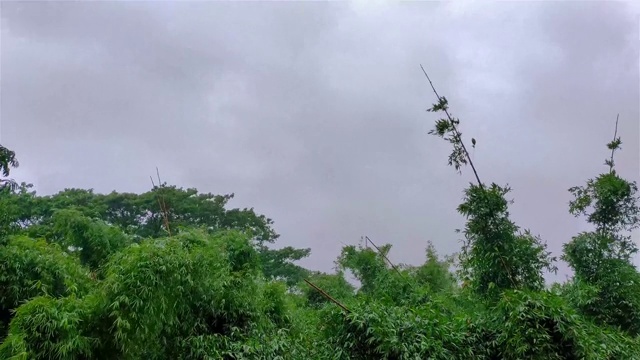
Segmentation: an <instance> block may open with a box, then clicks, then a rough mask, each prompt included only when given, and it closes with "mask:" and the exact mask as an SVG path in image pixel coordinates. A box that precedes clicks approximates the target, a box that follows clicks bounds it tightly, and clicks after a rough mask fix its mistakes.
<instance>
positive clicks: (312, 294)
mask: <svg viewBox="0 0 640 360" xmlns="http://www.w3.org/2000/svg"><path fill="white" fill-rule="evenodd" d="M309 281H311V282H312V283H313V284H314V285H316V286H318V287H319V288H320V289H322V290H324V291H325V292H327V293H328V294H331V296H332V297H333V298H334V299H336V300H338V301H340V302H345V301H348V300H350V299H351V298H353V296H354V294H355V288H354V286H353V285H351V284H350V283H349V282H348V281H347V280H346V279H345V278H344V273H343V272H338V273H337V274H324V273H320V272H315V273H313V274H311V275H310V276H309ZM300 286H301V287H302V293H303V296H304V299H305V300H306V302H307V304H308V305H309V306H311V307H313V308H321V307H322V306H324V305H326V304H328V303H329V300H328V299H327V298H326V297H324V296H323V295H322V294H321V293H319V292H318V291H316V290H315V289H313V288H311V287H309V286H306V285H303V284H301V285H300Z"/></svg>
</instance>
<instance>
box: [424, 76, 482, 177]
mask: <svg viewBox="0 0 640 360" xmlns="http://www.w3.org/2000/svg"><path fill="white" fill-rule="evenodd" d="M420 68H421V69H422V72H423V73H424V76H426V77H427V80H429V85H431V89H432V90H433V93H434V94H436V96H437V97H438V101H440V100H442V98H441V97H440V95H438V92H437V91H436V88H435V86H433V82H431V78H429V75H428V74H427V71H426V70H425V69H424V67H423V66H422V64H420ZM444 113H445V114H446V115H447V118H448V119H449V123H450V124H451V126H452V128H453V133H454V136H455V137H456V140H457V141H458V142H460V145H461V146H462V150H464V154H465V155H466V157H467V161H469V165H471V169H472V170H473V174H474V175H475V177H476V180H477V181H478V186H480V187H481V188H484V186H483V185H482V181H480V176H478V171H476V167H475V165H473V160H471V156H469V151H468V150H467V147H466V146H464V142H462V137H461V136H460V132H459V131H458V128H457V127H456V124H455V123H454V122H453V117H452V116H451V115H450V114H449V111H448V110H447V109H446V108H445V109H444Z"/></svg>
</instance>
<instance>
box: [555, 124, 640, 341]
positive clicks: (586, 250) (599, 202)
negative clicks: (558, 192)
mask: <svg viewBox="0 0 640 360" xmlns="http://www.w3.org/2000/svg"><path fill="white" fill-rule="evenodd" d="M616 127H617V124H616ZM621 143H622V142H621V141H620V138H616V137H615V136H614V140H613V141H612V142H611V143H609V144H607V148H608V149H610V150H611V159H609V160H608V161H607V162H606V165H608V166H609V172H608V173H604V174H601V175H599V176H598V177H597V178H596V179H595V180H593V179H590V180H589V181H587V185H586V186H584V187H573V188H571V189H569V191H570V192H571V193H572V194H573V195H574V197H575V199H574V200H573V201H571V202H570V203H569V210H570V212H571V213H572V214H574V215H576V216H578V215H585V216H586V217H587V221H588V222H589V223H591V224H593V225H594V226H595V228H596V229H595V231H593V232H583V233H581V234H579V235H577V236H575V237H574V238H573V239H572V241H571V242H569V243H567V244H565V245H564V255H563V259H564V260H566V261H567V262H568V263H569V265H571V267H572V268H573V270H574V272H575V277H574V279H573V284H572V286H569V287H567V292H568V294H569V296H570V299H571V300H572V302H573V304H574V306H576V308H578V309H579V310H580V311H581V312H582V313H583V314H585V315H586V316H589V317H590V318H592V319H593V320H595V321H596V322H597V323H598V324H602V325H610V326H614V327H617V328H620V329H622V330H624V331H626V332H627V333H629V334H631V335H634V336H637V335H640V273H639V272H638V270H637V269H636V268H635V267H634V266H633V264H632V263H631V258H632V255H633V254H634V253H636V252H637V251H638V248H637V246H636V244H634V242H633V241H632V240H631V237H630V236H628V235H625V234H624V233H623V231H629V230H633V229H636V228H637V227H638V226H639V225H640V208H639V207H638V197H637V196H636V193H637V186H636V183H635V182H629V181H627V180H625V179H623V178H621V177H619V176H618V175H617V174H616V172H615V170H614V163H613V155H614V153H615V150H616V149H618V148H619V146H620V144H621Z"/></svg>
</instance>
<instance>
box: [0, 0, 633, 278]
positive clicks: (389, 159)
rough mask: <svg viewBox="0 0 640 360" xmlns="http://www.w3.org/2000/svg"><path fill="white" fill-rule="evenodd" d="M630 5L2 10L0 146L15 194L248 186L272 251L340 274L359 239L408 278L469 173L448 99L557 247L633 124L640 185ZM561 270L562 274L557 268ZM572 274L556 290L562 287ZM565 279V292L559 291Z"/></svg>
mask: <svg viewBox="0 0 640 360" xmlns="http://www.w3.org/2000/svg"><path fill="white" fill-rule="evenodd" d="M637 13H638V12H637V8H635V7H630V6H627V5H626V4H624V3H611V2H608V3H605V2H600V3H558V2H556V3H543V2H537V3H526V4H525V3H499V4H498V3H496V4H491V5H487V4H482V6H480V5H479V4H478V5H472V4H468V3H465V4H464V5H461V4H458V3H403V4H396V5H365V4H359V3H291V2H278V3H273V2H262V3H244V2H242V3H241V2H237V3H230V2H229V3H220V2H216V3H204V2H199V3H181V2H161V3H153V4H150V3H143V2H117V3H116V2H100V3H97V2H91V3H87V2H85V3H73V2H56V3H52V2H49V3H27V2H22V3H17V2H16V3H8V2H5V3H3V4H2V38H1V41H2V44H1V46H2V55H1V60H2V68H1V74H0V75H1V80H0V81H1V83H2V90H3V91H2V98H1V109H0V110H1V116H2V117H1V120H2V124H1V125H2V128H1V130H0V131H1V133H0V136H1V140H2V142H3V144H6V145H7V146H10V147H11V148H13V149H15V150H16V152H17V153H18V155H19V158H20V160H21V164H22V166H21V167H20V168H19V169H17V170H16V171H15V177H16V178H19V179H20V180H25V181H30V182H34V183H35V184H36V186H37V188H38V189H39V191H41V192H43V193H51V192H55V191H58V190H60V189H62V188H64V187H85V188H94V189H96V190H97V191H101V192H107V191H111V190H113V189H116V190H119V191H144V190H145V189H147V188H148V187H149V186H150V184H149V183H148V181H149V180H148V176H149V175H150V174H153V173H154V171H155V170H154V167H155V166H156V165H157V166H159V167H160V170H161V172H162V175H163V177H164V179H165V180H167V181H169V182H171V183H175V184H178V185H180V186H194V187H197V188H198V189H200V190H201V191H210V192H214V193H229V192H235V193H236V195H237V197H236V199H235V200H234V202H233V205H234V206H254V207H255V208H256V210H257V211H259V212H262V213H265V214H267V215H268V216H270V217H272V218H273V219H274V220H275V221H276V228H277V230H278V231H279V232H280V233H281V234H282V238H281V242H280V243H281V245H294V246H299V247H311V248H312V250H313V251H312V256H311V257H310V258H309V259H308V260H306V261H305V262H304V265H307V266H310V267H312V268H317V269H323V270H328V269H330V268H331V266H332V262H333V260H334V259H335V256H336V255H337V254H338V252H339V250H340V247H341V246H342V243H355V242H356V241H357V239H358V238H359V237H360V235H363V234H368V235H369V236H370V237H371V238H372V239H373V240H374V241H376V242H378V243H383V242H390V243H392V244H394V250H393V251H392V256H391V257H392V259H393V260H394V261H398V262H408V263H417V262H419V261H421V260H422V259H423V249H424V246H425V242H426V241H427V240H432V241H433V242H434V243H435V244H436V247H437V248H438V249H439V250H440V251H441V252H443V253H449V252H453V251H456V250H457V249H458V248H459V243H458V242H457V240H458V235H457V234H455V233H454V232H453V230H454V229H455V228H460V227H461V226H463V224H464V219H463V218H462V217H461V216H460V215H459V214H457V213H456V211H455V208H456V206H457V204H458V203H459V201H460V199H461V197H462V189H463V188H464V186H466V184H467V183H468V181H470V180H471V177H470V175H471V174H470V173H469V172H468V171H464V173H463V176H458V175H456V174H455V172H454V171H453V169H451V168H448V167H447V166H446V157H447V155H448V152H449V147H448V146H447V144H446V143H443V142H442V141H440V140H439V139H437V138H434V137H432V136H429V135H427V131H428V130H429V128H430V127H431V124H432V122H433V120H434V119H435V118H434V116H433V115H432V114H429V113H425V111H424V110H425V109H426V108H427V107H429V106H430V105H431V104H432V103H433V102H434V100H435V97H434V95H433V94H432V93H431V92H430V89H429V87H428V84H427V83H426V80H425V79H424V78H423V76H422V74H421V72H420V69H419V64H420V63H422V64H424V65H425V67H427V69H428V71H429V73H430V75H431V76H432V78H433V80H434V81H435V84H436V86H437V87H438V90H439V91H440V93H441V94H443V95H445V96H447V97H448V98H449V100H450V102H451V106H452V110H453V111H454V113H455V115H457V116H459V117H460V118H461V120H462V130H463V133H464V134H465V135H467V136H474V137H475V138H477V139H478V147H477V149H476V150H475V151H474V159H475V161H476V162H477V163H478V166H479V169H480V174H481V176H482V178H483V181H495V182H497V183H500V184H505V183H509V184H510V185H511V186H512V187H513V188H514V191H513V193H512V196H513V197H514V198H515V200H516V203H515V204H514V206H513V215H514V218H515V219H516V220H517V222H518V223H519V224H521V225H522V226H523V227H525V228H531V230H532V231H533V232H534V233H538V234H540V235H541V236H542V237H543V239H546V240H547V241H548V243H549V246H550V248H551V249H552V250H553V251H554V252H555V253H556V254H558V255H559V252H560V251H561V245H562V243H563V242H566V241H568V240H569V239H570V237H571V236H572V235H575V234H576V233H577V232H578V231H581V230H584V229H586V228H585V227H584V224H583V222H582V221H581V220H579V219H574V218H573V217H572V216H571V215H569V214H568V212H567V202H568V201H569V199H570V198H569V194H568V192H567V191H566V190H567V189H568V188H569V187H571V186H574V185H579V184H582V183H583V182H584V181H586V179H587V178H589V177H592V176H594V175H596V174H597V173H598V172H600V171H602V169H603V167H602V166H601V164H602V162H603V160H604V158H605V157H606V156H607V153H606V149H605V148H604V144H605V143H606V142H607V141H609V140H610V138H611V136H612V135H613V134H612V131H613V123H614V121H615V115H616V114H617V113H620V117H621V125H620V132H621V135H622V137H623V142H624V144H623V150H624V151H623V152H621V153H620V155H618V158H617V162H618V165H619V169H620V171H621V172H622V173H623V175H625V176H627V177H630V178H634V179H638V177H639V176H638V175H639V174H640V165H639V163H640V161H639V158H640V147H639V146H640V145H639V141H638V139H639V137H640V128H639V127H638V119H639V117H640V114H639V98H640V93H639V84H640V82H639V74H638V59H639V55H638V51H639V50H638V49H639V47H638V34H639V31H638V16H637ZM562 271H563V273H566V267H563V268H562ZM560 276H562V275H560ZM552 278H554V277H552Z"/></svg>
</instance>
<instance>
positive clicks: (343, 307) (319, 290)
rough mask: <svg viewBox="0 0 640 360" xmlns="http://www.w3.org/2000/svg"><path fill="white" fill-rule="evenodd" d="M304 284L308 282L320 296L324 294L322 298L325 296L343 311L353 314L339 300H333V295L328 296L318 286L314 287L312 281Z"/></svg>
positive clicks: (305, 280)
mask: <svg viewBox="0 0 640 360" xmlns="http://www.w3.org/2000/svg"><path fill="white" fill-rule="evenodd" d="M304 282H306V283H307V284H309V286H311V287H312V288H314V289H315V290H317V291H318V292H319V293H320V294H322V296H324V297H325V298H327V299H329V300H330V301H331V302H333V303H334V304H336V305H338V306H339V307H340V308H341V309H342V310H344V311H346V312H351V310H349V309H347V307H346V306H344V305H342V304H341V303H340V302H339V301H338V300H336V299H334V298H332V297H331V295H329V294H327V293H326V292H325V291H324V290H322V289H320V288H319V287H317V286H316V285H314V284H313V283H312V282H311V281H309V280H307V279H304Z"/></svg>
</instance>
